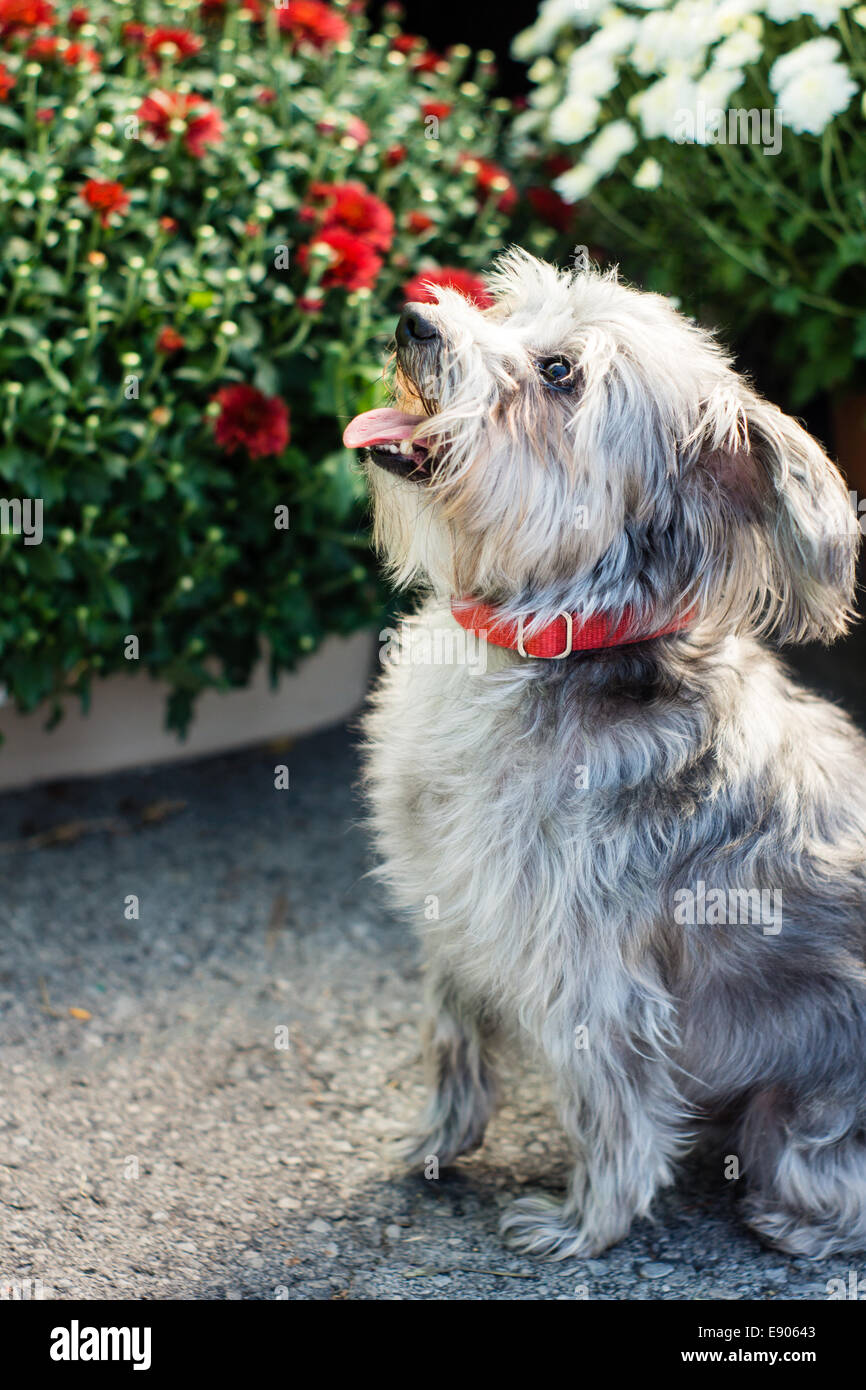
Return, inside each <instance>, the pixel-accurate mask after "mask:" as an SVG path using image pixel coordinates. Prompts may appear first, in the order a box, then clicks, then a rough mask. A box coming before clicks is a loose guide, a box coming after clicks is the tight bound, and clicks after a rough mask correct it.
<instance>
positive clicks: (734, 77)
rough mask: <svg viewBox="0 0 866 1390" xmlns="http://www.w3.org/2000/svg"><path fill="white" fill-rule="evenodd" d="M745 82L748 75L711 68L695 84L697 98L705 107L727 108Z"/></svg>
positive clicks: (736, 71)
mask: <svg viewBox="0 0 866 1390" xmlns="http://www.w3.org/2000/svg"><path fill="white" fill-rule="evenodd" d="M745 80H746V74H745V73H744V72H740V71H738V70H737V69H735V68H710V70H709V72H705V73H704V75H703V77H702V78H701V79H700V81H699V82H696V83H695V98H696V100H697V101H699V102H702V103H703V105H704V106H705V107H719V106H721V107H726V106H727V104H728V101H729V100H730V98H731V96H732V95H733V93H734V92H736V91H737V90H738V88H740V87H742V85H743V83H744V82H745Z"/></svg>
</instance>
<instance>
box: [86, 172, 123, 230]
mask: <svg viewBox="0 0 866 1390" xmlns="http://www.w3.org/2000/svg"><path fill="white" fill-rule="evenodd" d="M81 196H82V198H83V199H84V201H85V203H87V205H88V207H91V208H93V210H94V212H98V213H99V220H100V222H101V223H102V225H103V227H108V226H109V225H110V221H111V217H112V215H113V214H117V216H118V217H121V216H122V215H123V214H124V213H125V212H126V210H127V208H128V207H129V194H128V193H127V191H126V189H125V188H124V186H123V184H122V183H114V182H113V181H112V180H111V179H88V180H87V183H86V184H85V185H84V187H83V188H82V189H81Z"/></svg>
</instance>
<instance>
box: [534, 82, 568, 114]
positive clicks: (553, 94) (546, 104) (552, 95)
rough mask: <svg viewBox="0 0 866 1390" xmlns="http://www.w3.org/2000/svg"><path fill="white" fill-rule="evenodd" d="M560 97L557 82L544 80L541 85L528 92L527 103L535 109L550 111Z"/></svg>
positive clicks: (560, 93)
mask: <svg viewBox="0 0 866 1390" xmlns="http://www.w3.org/2000/svg"><path fill="white" fill-rule="evenodd" d="M561 99H562V92H561V91H560V88H559V83H558V82H545V84H544V86H543V87H536V88H535V91H534V92H530V94H529V104H530V106H534V107H535V109H536V111H550V110H552V108H553V107H554V106H556V105H557V103H558V102H559V101H560V100H561Z"/></svg>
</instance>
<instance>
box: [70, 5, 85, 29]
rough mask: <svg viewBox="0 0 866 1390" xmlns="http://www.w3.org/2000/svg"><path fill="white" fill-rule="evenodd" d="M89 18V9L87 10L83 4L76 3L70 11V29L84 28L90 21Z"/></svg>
mask: <svg viewBox="0 0 866 1390" xmlns="http://www.w3.org/2000/svg"><path fill="white" fill-rule="evenodd" d="M89 19H90V11H89V10H86V9H85V8H84V6H83V5H74V6H73V7H72V9H71V10H70V11H69V18H68V19H67V21H66V23H67V24H68V25H69V28H70V29H73V30H74V29H82V28H83V27H84V25H85V24H87V23H88V21H89Z"/></svg>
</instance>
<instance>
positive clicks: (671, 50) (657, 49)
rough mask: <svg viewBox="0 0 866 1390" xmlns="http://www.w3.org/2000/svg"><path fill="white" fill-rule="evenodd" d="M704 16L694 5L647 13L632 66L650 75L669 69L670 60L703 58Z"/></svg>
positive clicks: (641, 25)
mask: <svg viewBox="0 0 866 1390" xmlns="http://www.w3.org/2000/svg"><path fill="white" fill-rule="evenodd" d="M704 18H705V16H704V15H703V13H702V11H700V10H699V9H698V8H696V7H695V6H694V5H692V4H689V5H688V6H687V7H685V8H681V7H680V6H676V7H675V8H674V9H673V10H664V11H662V10H660V11H657V12H656V13H654V14H648V15H646V16H645V17H644V19H642V20H641V22H640V27H639V29H638V32H637V35H636V37H635V41H634V44H633V46H632V50H631V62H632V64H633V66H634V67H635V68H637V71H638V72H639V73H641V74H642V75H643V76H644V77H649V76H651V75H652V74H653V73H655V72H669V69H670V63H671V60H676V59H679V60H681V61H683V62H686V63H689V62H699V61H703V58H704V55H705V53H706V48H707V42H708V39H707V35H706V29H705V24H704V22H703V21H704Z"/></svg>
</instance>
